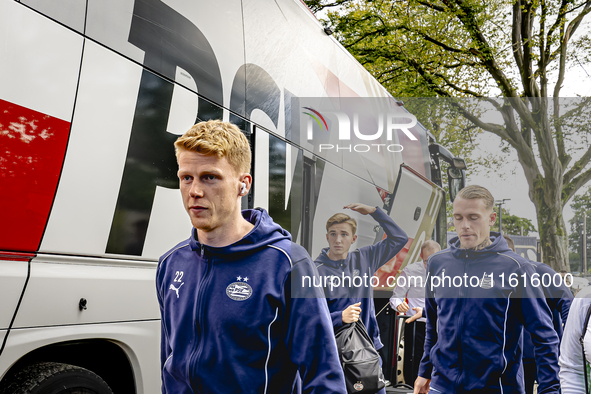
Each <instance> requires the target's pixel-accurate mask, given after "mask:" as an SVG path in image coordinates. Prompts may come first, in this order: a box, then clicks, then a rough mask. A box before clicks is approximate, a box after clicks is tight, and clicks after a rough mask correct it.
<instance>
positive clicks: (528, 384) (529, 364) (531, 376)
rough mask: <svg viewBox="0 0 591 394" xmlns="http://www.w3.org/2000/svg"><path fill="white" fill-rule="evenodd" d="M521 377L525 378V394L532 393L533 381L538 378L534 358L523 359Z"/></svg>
mask: <svg viewBox="0 0 591 394" xmlns="http://www.w3.org/2000/svg"><path fill="white" fill-rule="evenodd" d="M523 378H524V380H525V394H534V381H535V380H537V379H538V371H537V369H536V362H535V360H528V361H525V360H524V362H523Z"/></svg>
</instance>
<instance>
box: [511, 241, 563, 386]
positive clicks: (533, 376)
mask: <svg viewBox="0 0 591 394" xmlns="http://www.w3.org/2000/svg"><path fill="white" fill-rule="evenodd" d="M503 237H504V238H505V241H507V245H508V246H509V248H510V249H511V250H512V251H514V252H515V242H513V240H512V239H511V237H509V236H508V235H505V234H503ZM530 263H531V264H533V265H534V268H535V269H536V272H537V273H538V274H539V278H540V280H541V281H542V282H544V281H543V276H544V275H547V276H549V277H550V278H552V280H551V281H549V283H550V285H549V286H541V287H542V289H543V291H544V296H545V297H546V303H547V304H548V306H549V307H550V311H551V312H552V322H553V324H554V330H555V331H556V334H558V339H559V340H561V339H562V325H563V324H564V323H565V322H566V319H567V318H568V312H569V310H570V306H571V302H572V298H573V296H572V293H571V291H570V290H569V289H568V287H566V286H565V284H564V283H563V281H561V284H560V285H559V286H556V285H555V280H554V275H556V271H554V270H553V269H552V267H550V266H549V265H547V264H542V263H539V262H537V261H530ZM561 278H563V277H562V276H561ZM536 283H537V282H536ZM546 283H548V282H546ZM521 348H522V349H523V378H524V381H525V393H526V394H533V392H534V382H535V381H536V380H537V378H538V372H537V367H536V358H535V352H534V344H533V342H532V338H531V334H530V333H529V331H527V330H524V331H523V346H522V347H521Z"/></svg>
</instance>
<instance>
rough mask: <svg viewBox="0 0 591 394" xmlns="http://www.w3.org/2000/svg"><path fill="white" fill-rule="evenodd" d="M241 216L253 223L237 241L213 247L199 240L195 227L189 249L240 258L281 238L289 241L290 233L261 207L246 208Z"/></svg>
mask: <svg viewBox="0 0 591 394" xmlns="http://www.w3.org/2000/svg"><path fill="white" fill-rule="evenodd" d="M242 217H243V218H244V219H246V220H248V221H249V222H250V223H252V224H253V225H254V227H253V229H252V230H251V231H250V232H249V233H248V234H246V235H245V236H244V237H243V238H242V239H240V240H239V241H236V242H234V243H233V244H231V245H227V246H221V247H214V246H208V245H204V244H202V243H200V242H199V239H198V237H197V229H195V228H193V229H192V230H191V237H190V238H189V245H190V246H191V249H192V250H194V251H196V252H197V253H199V254H200V255H201V256H204V255H217V256H221V257H224V258H226V259H240V258H242V257H244V255H245V254H250V253H252V252H254V251H257V250H260V249H261V248H264V247H267V246H268V245H270V244H274V243H276V242H278V241H281V240H288V241H291V235H290V234H289V232H287V231H286V230H284V229H283V228H282V227H281V226H279V225H278V224H277V223H275V222H274V221H273V219H271V217H270V216H269V214H268V213H267V211H265V210H264V209H262V208H255V209H246V210H244V211H242Z"/></svg>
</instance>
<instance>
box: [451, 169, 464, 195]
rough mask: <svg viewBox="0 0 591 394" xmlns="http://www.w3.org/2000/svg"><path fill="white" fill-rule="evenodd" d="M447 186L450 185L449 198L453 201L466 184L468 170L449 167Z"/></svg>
mask: <svg viewBox="0 0 591 394" xmlns="http://www.w3.org/2000/svg"><path fill="white" fill-rule="evenodd" d="M447 186H449V199H450V201H451V202H453V201H454V200H455V198H456V196H457V195H458V193H459V192H460V190H462V189H463V188H464V187H465V186H466V171H464V170H463V169H460V168H455V167H449V168H448V169H447Z"/></svg>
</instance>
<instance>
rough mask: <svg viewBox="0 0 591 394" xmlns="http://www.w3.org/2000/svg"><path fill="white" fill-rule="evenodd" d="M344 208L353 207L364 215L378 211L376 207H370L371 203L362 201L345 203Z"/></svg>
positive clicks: (352, 208)
mask: <svg viewBox="0 0 591 394" xmlns="http://www.w3.org/2000/svg"><path fill="white" fill-rule="evenodd" d="M343 209H351V210H353V211H355V212H359V213H360V214H362V215H367V214H368V213H374V212H375V211H376V207H370V206H369V205H365V204H361V203H355V204H348V205H345V206H344V207H343Z"/></svg>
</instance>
